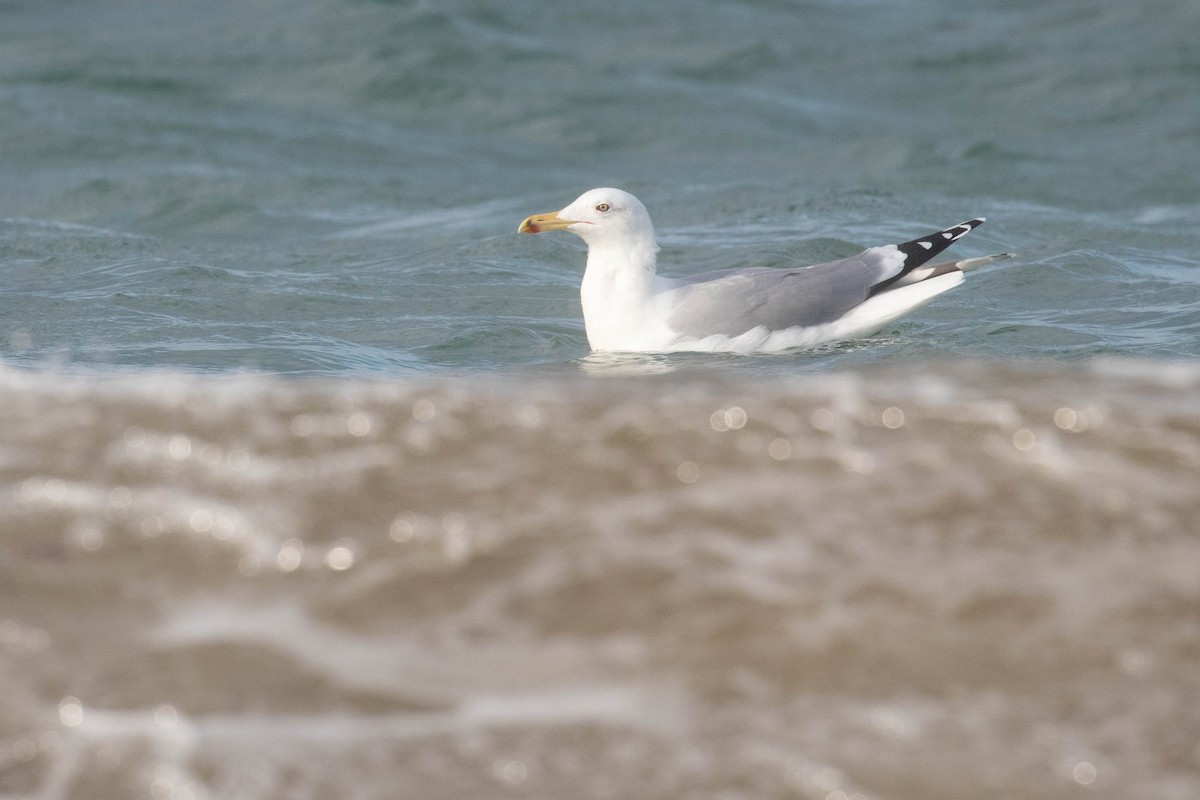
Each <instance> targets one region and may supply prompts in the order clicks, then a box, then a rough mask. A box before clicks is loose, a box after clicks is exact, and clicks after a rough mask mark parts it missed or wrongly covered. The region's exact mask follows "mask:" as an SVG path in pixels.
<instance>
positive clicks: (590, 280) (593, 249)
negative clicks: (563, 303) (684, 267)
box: [579, 237, 658, 350]
mask: <svg viewBox="0 0 1200 800" xmlns="http://www.w3.org/2000/svg"><path fill="white" fill-rule="evenodd" d="M657 252H658V245H657V244H655V243H654V239H653V237H651V238H649V239H648V240H643V241H638V242H632V243H620V242H617V241H614V240H608V241H601V242H595V243H589V245H588V258H587V269H586V270H585V271H584V273H583V284H582V286H581V287H580V292H579V295H580V299H581V300H582V302H583V324H584V327H585V328H586V329H587V337H588V343H589V344H591V346H592V348H593V349H596V350H626V349H633V348H634V347H635V346H636V341H635V340H636V339H639V338H641V337H642V336H643V335H644V333H645V332H646V330H647V329H648V328H649V327H651V326H652V325H653V322H654V320H653V319H652V313H651V312H652V309H651V302H650V301H651V298H652V297H653V296H654V294H655V291H656V288H658V287H657V284H658V281H657V280H656V277H655V254H656V253H657Z"/></svg>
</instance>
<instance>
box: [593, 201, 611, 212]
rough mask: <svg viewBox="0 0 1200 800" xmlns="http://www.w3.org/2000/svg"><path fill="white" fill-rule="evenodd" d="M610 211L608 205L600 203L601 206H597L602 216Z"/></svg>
mask: <svg viewBox="0 0 1200 800" xmlns="http://www.w3.org/2000/svg"><path fill="white" fill-rule="evenodd" d="M608 209H609V205H608V203H600V204H599V205H597V206H596V210H597V211H599V212H600V213H601V214H603V213H604V212H606V211H608Z"/></svg>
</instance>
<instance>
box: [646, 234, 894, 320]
mask: <svg viewBox="0 0 1200 800" xmlns="http://www.w3.org/2000/svg"><path fill="white" fill-rule="evenodd" d="M905 261H906V256H905V254H904V253H902V252H901V251H900V250H899V249H898V248H897V247H896V246H895V245H887V246H885V247H872V248H871V249H869V250H865V251H863V252H862V253H859V254H858V255H856V256H851V257H850V258H843V259H840V260H838V261H830V262H828V263H826V264H817V265H816V266H812V267H804V268H801V269H771V268H769V267H756V268H752V269H742V270H727V271H724V272H708V273H704V274H701V275H693V276H691V277H689V278H684V279H682V280H681V281H679V283H680V285H679V286H678V287H677V288H675V289H674V290H673V293H674V297H673V298H672V299H673V300H674V301H675V303H676V305H675V309H674V312H673V313H672V315H671V317H670V319H669V320H668V324H669V325H670V326H671V328H672V330H674V331H675V332H676V333H679V334H681V335H683V336H695V337H697V338H703V337H705V336H712V335H714V334H723V335H725V336H737V335H739V334H742V333H745V332H746V331H748V330H751V329H753V328H756V327H758V326H760V325H761V326H762V327H764V328H766V329H767V330H771V331H778V330H784V329H786V328H794V327H797V326H810V325H821V324H823V323H826V322H832V321H833V320H835V319H837V318H839V317H841V316H842V315H843V314H845V313H846V312H847V311H849V310H850V309H852V308H854V307H855V306H857V305H858V304H860V303H862V302H863V301H864V300H866V299H867V298H868V297H870V295H871V290H872V287H874V286H876V285H878V284H880V283H883V282H884V281H888V280H891V279H892V278H895V277H896V276H898V275H900V274H901V273H902V272H903V270H904V267H905Z"/></svg>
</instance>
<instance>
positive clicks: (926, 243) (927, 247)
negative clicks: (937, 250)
mask: <svg viewBox="0 0 1200 800" xmlns="http://www.w3.org/2000/svg"><path fill="white" fill-rule="evenodd" d="M917 244H919V245H921V247H924V248H925V249H926V250H929V249H931V248H932V247H933V242H917Z"/></svg>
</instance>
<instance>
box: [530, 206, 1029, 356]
mask: <svg viewBox="0 0 1200 800" xmlns="http://www.w3.org/2000/svg"><path fill="white" fill-rule="evenodd" d="M981 224H983V217H979V218H977V219H972V220H968V221H966V222H963V223H961V224H959V225H954V226H952V227H949V228H946V229H945V230H943V231H938V232H937V233H933V234H930V235H929V236H924V237H922V238H920V239H914V240H912V241H911V242H905V243H903V244H889V245H883V246H880V247H872V248H869V249H867V250H864V251H863V252H861V253H859V254H858V255H856V256H851V257H849V258H843V259H840V260H838V261H830V262H828V263H825V264H816V265H814V266H810V267H801V268H794V269H793V268H775V267H751V268H749V269H731V270H720V271H717V272H705V273H702V274H699V275H691V276H688V277H685V278H667V277H663V276H661V275H659V274H658V273H657V253H658V244H657V242H656V241H655V238H654V226H653V225H652V224H651V222H650V215H649V213H647V211H646V207H645V206H644V205H642V203H641V201H640V200H638V199H637V198H636V197H634V196H633V195H632V194H630V193H629V192H624V191H621V190H620V189H611V188H604V189H592V190H590V191H587V192H584V193H583V194H582V195H580V196H579V198H578V199H577V200H575V201H574V202H573V203H571V204H570V205H568V206H567V207H566V208H563V209H562V210H561V211H552V212H550V213H546V214H534V215H532V216H529V217H526V218H525V220H524V221H523V222H522V223H521V225H520V227H518V229H517V230H518V232H519V233H541V232H542V231H553V230H565V231H570V232H571V233H574V234H575V235H577V236H579V237H580V238H581V239H583V241H584V242H586V243H587V248H588V252H587V267H586V269H585V270H584V273H583V282H582V285H581V286H580V298H581V300H582V301H583V322H584V328H585V329H586V331H587V338H588V344H590V345H591V347H592V349H593V350H614V351H631V352H658V351H668V350H706V351H715V350H727V351H734V352H777V351H781V350H789V349H794V348H804V347H813V346H817V345H822V344H828V343H832V342H840V341H846V340H850V339H858V338H863V337H866V336H870V335H871V334H873V333H876V332H878V331H879V330H880V329H881V328H883V327H884V326H885V325H887V324H888V323H890V322H892V321H893V320H895V319H897V318H898V317H900V316H902V315H904V314H907V313H908V312H909V311H912V310H913V309H915V308H918V307H920V306H922V305H924V304H925V303H927V302H929V301H930V300H932V299H933V298H934V297H935V296H936V295H939V294H941V293H942V292H944V291H946V290H948V289H952V288H953V287H955V286H957V285H958V284H960V283H962V280H963V272H965V271H966V270H969V269H974V268H975V267H979V266H983V265H984V264H989V263H991V262H993V261H1000V260H1002V259H1005V258H1008V257H1010V256H1011V255H1012V254H1011V253H997V254H995V255H990V256H982V257H980V258H967V259H962V260H959V261H947V262H943V263H940V264H933V265H929V266H926V265H927V263H928V262H929V261H930V260H931V259H932V258H933V257H934V256H937V255H938V254H939V253H941V252H942V251H943V250H945V249H946V248H947V247H949V246H950V245H951V244H953V243H954V242H955V241H956V240H957V239H959V238H960V237H962V236H964V235H966V234H967V233H970V232H971V231H972V230H974V229H975V228H976V227H978V226H979V225H981Z"/></svg>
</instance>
